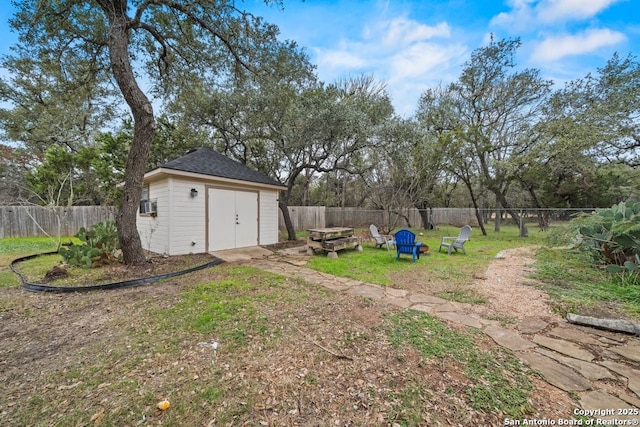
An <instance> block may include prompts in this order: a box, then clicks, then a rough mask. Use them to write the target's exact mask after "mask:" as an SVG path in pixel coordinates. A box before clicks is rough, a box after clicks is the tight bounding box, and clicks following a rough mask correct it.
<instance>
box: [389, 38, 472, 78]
mask: <svg viewBox="0 0 640 427" xmlns="http://www.w3.org/2000/svg"><path fill="white" fill-rule="evenodd" d="M466 52H467V50H466V48H465V47H464V46H462V45H438V44H435V43H416V44H414V45H411V46H408V47H407V48H405V49H403V50H402V51H400V52H398V53H396V54H395V55H393V56H392V57H391V58H390V62H389V80H390V81H397V80H402V79H406V78H420V77H424V76H425V75H428V74H430V73H431V72H432V71H433V70H435V69H441V70H442V69H445V68H448V67H449V66H450V64H451V63H452V62H456V59H458V58H461V57H463V55H464V54H465V53H466Z"/></svg>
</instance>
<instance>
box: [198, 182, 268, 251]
mask: <svg viewBox="0 0 640 427" xmlns="http://www.w3.org/2000/svg"><path fill="white" fill-rule="evenodd" d="M208 221H209V250H210V251H220V250H224V249H233V248H243V247H247V246H255V245H257V244H258V195H257V193H254V192H249V191H235V190H223V189H220V188H210V189H209V218H208Z"/></svg>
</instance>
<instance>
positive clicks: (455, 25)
mask: <svg viewBox="0 0 640 427" xmlns="http://www.w3.org/2000/svg"><path fill="white" fill-rule="evenodd" d="M245 3H246V4H247V5H250V6H251V8H252V9H254V10H255V11H256V13H257V14H259V15H262V16H264V17H265V18H266V19H267V21H269V22H272V23H275V24H277V25H278V26H279V27H280V30H281V34H282V36H283V38H286V39H292V40H295V41H297V42H298V44H299V45H300V46H302V47H304V48H305V49H306V50H307V52H308V53H309V54H310V56H311V58H312V62H314V63H315V64H316V65H317V67H318V75H319V77H320V79H321V80H323V81H326V82H332V81H335V80H336V79H340V78H348V77H349V76H353V75H359V74H362V73H368V74H373V75H374V76H375V77H376V78H377V79H379V80H382V81H384V82H386V84H387V88H388V91H389V93H390V95H391V98H392V100H393V103H394V105H395V107H396V111H397V112H398V113H400V114H402V115H411V114H412V113H413V112H414V111H415V109H416V106H417V101H418V98H419V96H420V94H421V93H422V92H423V91H424V90H425V89H426V88H429V87H434V86H436V85H437V84H439V83H440V82H442V83H448V82H451V81H453V80H455V79H457V78H458V77H459V76H460V72H461V69H462V68H461V67H462V66H463V64H464V63H465V62H466V61H468V60H469V58H470V54H471V52H472V51H473V50H474V49H476V48H478V47H481V46H483V45H486V44H487V43H488V41H489V39H490V35H491V34H493V35H494V37H495V38H496V39H502V38H513V37H520V39H521V40H522V47H521V48H520V50H519V52H518V57H517V62H518V64H517V65H518V67H522V68H524V67H529V68H537V69H539V70H541V72H542V75H543V77H544V78H546V79H550V80H553V81H554V82H556V84H558V85H562V84H564V83H565V82H566V81H568V80H572V79H576V78H580V77H584V76H585V75H586V74H587V73H588V72H593V71H595V70H596V69H597V68H598V67H602V66H604V65H605V63H606V61H607V60H608V59H610V58H611V56H612V55H613V53H614V52H618V53H620V54H622V55H627V54H628V53H633V54H634V55H636V54H637V53H638V51H639V50H640V1H639V0H504V1H501V0H492V1H487V0H485V1H480V0H412V1H409V0H397V1H396V0H394V1H376V0H373V1H367V0H325V1H320V0H307V1H305V2H304V3H303V2H300V1H286V0H285V4H284V10H283V11H279V10H277V9H276V8H274V7H266V6H264V5H263V3H262V2H261V1H260V0H245Z"/></svg>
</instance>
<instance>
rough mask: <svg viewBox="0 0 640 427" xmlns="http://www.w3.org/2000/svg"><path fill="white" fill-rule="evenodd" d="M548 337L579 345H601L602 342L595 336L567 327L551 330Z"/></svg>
mask: <svg viewBox="0 0 640 427" xmlns="http://www.w3.org/2000/svg"><path fill="white" fill-rule="evenodd" d="M549 335H551V336H553V337H557V338H562V339H564V340H568V341H573V342H575V343H579V344H593V345H602V341H600V340H599V339H598V338H597V337H596V336H594V335H592V334H588V333H586V332H583V331H581V330H579V329H575V328H571V327H567V326H558V327H556V328H553V329H552V330H550V331H549Z"/></svg>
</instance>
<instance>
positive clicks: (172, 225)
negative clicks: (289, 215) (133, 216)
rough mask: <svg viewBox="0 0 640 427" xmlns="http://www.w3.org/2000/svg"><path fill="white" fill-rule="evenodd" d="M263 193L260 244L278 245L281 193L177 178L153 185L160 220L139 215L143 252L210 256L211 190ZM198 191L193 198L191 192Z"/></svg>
mask: <svg viewBox="0 0 640 427" xmlns="http://www.w3.org/2000/svg"><path fill="white" fill-rule="evenodd" d="M212 187H215V188H227V189H231V190H245V191H246V190H249V191H259V198H258V200H259V201H258V214H259V231H258V244H260V245H270V244H274V243H278V201H277V198H278V191H277V190H271V189H264V188H263V189H260V190H258V189H257V188H256V187H255V186H253V185H243V184H242V183H238V184H236V185H230V184H229V183H228V182H225V181H218V180H215V179H207V178H204V177H203V178H200V179H198V178H196V179H192V178H190V177H177V176H164V177H159V179H155V180H152V181H150V182H149V198H150V200H154V201H156V202H157V216H155V217H151V216H146V215H140V214H138V218H137V225H138V232H139V233H140V239H141V241H142V246H143V248H145V249H147V250H149V251H151V252H155V253H160V254H167V255H183V254H189V253H202V252H206V250H207V247H206V240H207V235H206V233H207V228H206V223H207V218H206V215H207V211H206V193H207V191H208V190H207V188H212ZM192 188H194V189H196V190H197V191H198V195H197V196H196V197H191V189H192Z"/></svg>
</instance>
